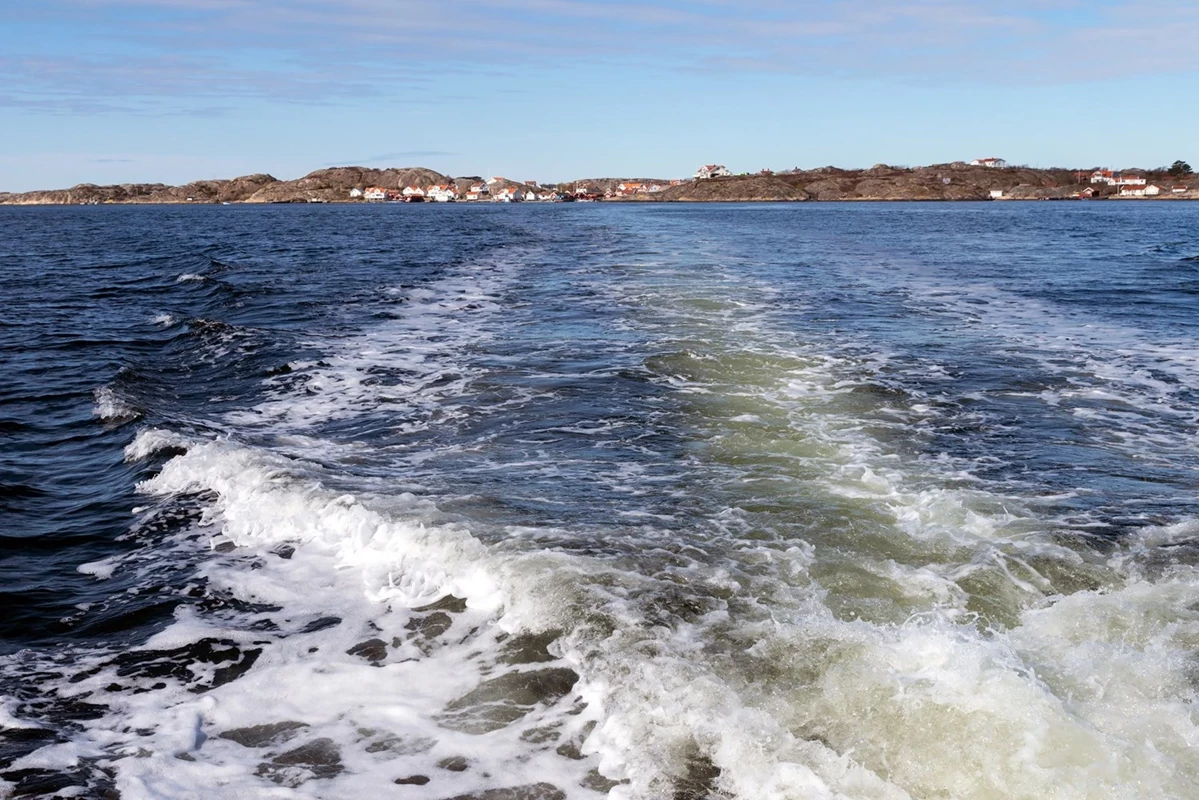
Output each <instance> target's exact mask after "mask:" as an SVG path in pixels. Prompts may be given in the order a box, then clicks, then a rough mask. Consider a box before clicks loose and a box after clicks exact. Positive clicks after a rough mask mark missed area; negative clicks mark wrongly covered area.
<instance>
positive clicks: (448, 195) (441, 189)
mask: <svg viewBox="0 0 1199 800" xmlns="http://www.w3.org/2000/svg"><path fill="white" fill-rule="evenodd" d="M425 197H427V198H428V199H429V200H432V201H433V202H435V203H449V202H451V201H453V200H457V199H458V190H457V189H456V188H454V187H453V186H451V185H449V184H444V183H439V184H435V185H433V186H430V187H429V189H428V191H426V192H425Z"/></svg>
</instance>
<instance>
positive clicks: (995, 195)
mask: <svg viewBox="0 0 1199 800" xmlns="http://www.w3.org/2000/svg"><path fill="white" fill-rule="evenodd" d="M1002 198H1003V189H992V190H991V199H992V200H1001V199H1002Z"/></svg>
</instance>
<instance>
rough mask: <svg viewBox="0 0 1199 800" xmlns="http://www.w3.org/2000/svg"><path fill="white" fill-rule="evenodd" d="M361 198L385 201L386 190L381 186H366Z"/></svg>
mask: <svg viewBox="0 0 1199 800" xmlns="http://www.w3.org/2000/svg"><path fill="white" fill-rule="evenodd" d="M362 197H363V198H364V199H366V200H386V199H387V190H386V189H384V188H383V187H382V186H368V187H367V188H366V191H365V192H363V193H362Z"/></svg>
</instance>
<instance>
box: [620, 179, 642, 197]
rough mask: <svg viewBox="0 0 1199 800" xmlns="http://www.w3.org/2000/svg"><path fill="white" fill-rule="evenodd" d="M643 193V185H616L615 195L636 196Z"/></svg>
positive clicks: (625, 183) (629, 183) (628, 183)
mask: <svg viewBox="0 0 1199 800" xmlns="http://www.w3.org/2000/svg"><path fill="white" fill-rule="evenodd" d="M643 191H645V184H644V183H632V182H629V181H626V182H624V183H621V184H617V186H616V193H617V194H622V195H629V194H638V193H639V192H643Z"/></svg>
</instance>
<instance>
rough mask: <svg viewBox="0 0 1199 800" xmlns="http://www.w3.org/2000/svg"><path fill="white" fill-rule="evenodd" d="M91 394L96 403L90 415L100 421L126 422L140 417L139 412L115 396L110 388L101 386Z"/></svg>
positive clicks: (118, 396) (117, 395)
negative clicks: (93, 415)
mask: <svg viewBox="0 0 1199 800" xmlns="http://www.w3.org/2000/svg"><path fill="white" fill-rule="evenodd" d="M92 394H93V396H94V397H95V401H96V402H95V406H94V407H93V409H92V413H93V414H95V415H96V416H97V417H99V418H100V419H103V420H108V421H110V422H126V421H128V420H132V419H137V418H138V417H140V416H141V411H140V410H138V409H137V408H136V407H135V406H134V405H133V404H132V403H129V402H127V401H126V400H125V399H124V398H122V397H121V396H120V395H119V394H117V392H116V391H115V390H114V389H113V388H112V387H111V386H101V387H100V388H98V389H96V390H95V391H94V392H93V393H92Z"/></svg>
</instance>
